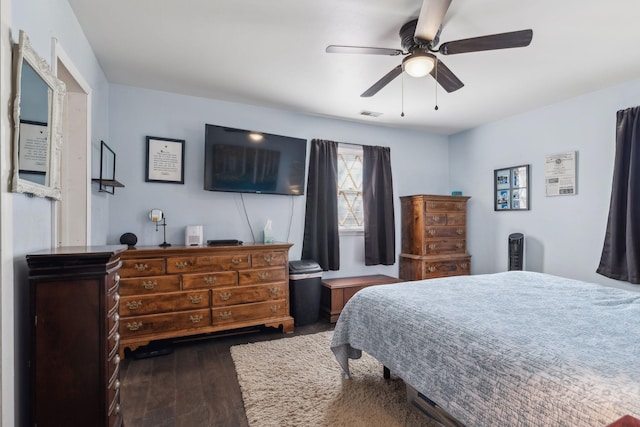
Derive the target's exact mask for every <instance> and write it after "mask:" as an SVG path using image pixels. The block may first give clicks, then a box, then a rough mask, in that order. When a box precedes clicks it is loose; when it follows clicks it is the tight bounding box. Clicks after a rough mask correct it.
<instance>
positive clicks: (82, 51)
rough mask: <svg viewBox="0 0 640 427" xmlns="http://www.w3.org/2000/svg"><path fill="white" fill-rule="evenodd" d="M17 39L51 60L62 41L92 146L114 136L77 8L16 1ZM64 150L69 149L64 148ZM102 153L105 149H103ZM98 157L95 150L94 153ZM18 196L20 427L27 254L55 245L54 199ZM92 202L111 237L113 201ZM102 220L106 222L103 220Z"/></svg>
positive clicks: (7, 341)
mask: <svg viewBox="0 0 640 427" xmlns="http://www.w3.org/2000/svg"><path fill="white" fill-rule="evenodd" d="M9 21H10V23H11V37H12V40H13V41H14V42H17V40H18V34H19V30H24V31H25V33H26V34H27V36H28V37H29V40H30V42H31V44H32V46H33V48H34V49H35V51H36V52H38V54H39V55H40V56H41V57H43V58H44V59H46V60H47V62H48V63H51V60H52V59H51V57H52V52H51V50H52V40H51V39H52V37H55V38H57V39H58V42H59V44H60V46H62V48H63V49H64V50H65V52H66V53H67V55H68V56H69V57H70V58H71V60H72V61H73V64H74V65H75V67H76V68H77V69H78V70H79V71H80V73H81V74H82V76H83V77H84V79H85V80H86V81H87V82H88V83H89V85H90V86H91V88H92V93H93V99H92V122H93V127H92V144H93V146H94V152H95V147H96V144H97V147H98V150H99V145H100V139H108V138H107V136H108V134H107V132H108V115H107V113H108V110H107V104H108V86H109V85H108V82H107V80H106V78H105V76H104V73H103V72H102V69H101V68H100V65H99V63H98V61H97V59H96V57H95V55H94V54H93V51H92V49H91V47H90V45H89V43H88V42H87V40H86V38H85V36H84V33H83V31H82V29H81V28H80V25H79V24H78V22H77V20H76V18H75V15H74V14H73V11H72V10H71V7H70V6H69V4H68V3H67V1H66V0H19V1H15V0H14V1H12V2H11V19H10V20H9ZM10 70H11V64H3V65H2V72H3V73H4V72H10ZM63 149H64V148H63ZM98 152H99V151H98ZM94 156H95V154H94ZM12 198H13V219H14V224H13V236H14V242H13V254H14V278H15V280H14V301H2V310H7V311H10V312H12V313H14V322H15V324H14V334H15V336H8V335H3V337H2V345H3V346H4V347H5V348H12V349H13V351H14V357H15V372H10V370H9V369H8V367H9V366H11V365H10V364H9V363H3V369H2V376H3V377H6V378H12V377H13V376H14V375H15V393H14V398H15V408H8V407H3V408H2V411H3V412H5V411H6V412H5V414H3V419H9V418H10V416H9V415H6V414H9V413H10V412H11V411H14V412H15V414H14V415H15V421H16V422H15V425H25V423H26V419H25V417H26V414H27V413H28V412H27V406H26V405H27V403H28V399H29V398H28V390H27V383H28V380H27V378H28V370H27V359H28V355H27V350H26V349H27V345H28V339H29V335H28V333H27V326H26V322H27V321H28V315H27V313H28V295H27V289H28V284H27V265H26V260H25V255H26V254H28V253H32V252H36V251H39V250H42V249H47V248H50V247H52V246H53V245H54V244H55V243H54V242H52V239H51V236H52V234H51V227H52V212H53V211H52V207H53V202H51V201H50V200H48V199H42V198H36V197H33V198H32V197H28V196H26V195H24V194H14V195H12ZM93 198H94V201H93V203H92V206H93V210H94V212H96V213H94V216H93V220H94V223H93V238H94V243H104V241H105V240H106V229H107V222H106V221H104V220H105V219H106V213H107V210H108V199H106V198H105V197H104V196H102V195H99V196H98V195H94V197H93ZM101 220H102V221H101Z"/></svg>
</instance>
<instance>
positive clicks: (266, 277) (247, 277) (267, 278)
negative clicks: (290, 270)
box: [239, 267, 287, 285]
mask: <svg viewBox="0 0 640 427" xmlns="http://www.w3.org/2000/svg"><path fill="white" fill-rule="evenodd" d="M286 278H287V271H286V270H285V269H284V268H283V267H271V268H256V269H253V270H242V271H239V279H240V281H239V283H240V285H252V284H254V283H269V282H281V281H284V280H286Z"/></svg>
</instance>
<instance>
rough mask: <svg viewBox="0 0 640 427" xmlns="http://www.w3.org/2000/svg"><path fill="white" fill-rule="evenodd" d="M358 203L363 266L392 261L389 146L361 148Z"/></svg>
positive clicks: (386, 263)
mask: <svg viewBox="0 0 640 427" xmlns="http://www.w3.org/2000/svg"><path fill="white" fill-rule="evenodd" d="M362 154H363V156H362V187H363V191H362V202H363V206H364V263H365V265H377V264H384V265H393V264H395V262H396V228H395V221H394V216H393V185H392V184H393V182H392V180H391V150H389V147H371V146H366V145H365V146H363V147H362Z"/></svg>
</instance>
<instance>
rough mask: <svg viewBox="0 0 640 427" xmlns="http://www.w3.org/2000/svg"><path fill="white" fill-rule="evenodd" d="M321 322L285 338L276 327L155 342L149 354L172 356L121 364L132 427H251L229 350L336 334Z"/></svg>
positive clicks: (125, 406) (129, 357)
mask: <svg viewBox="0 0 640 427" xmlns="http://www.w3.org/2000/svg"><path fill="white" fill-rule="evenodd" d="M333 326H334V325H333V324H330V323H328V322H324V321H319V322H318V323H314V324H311V325H306V326H299V327H296V328H295V332H294V333H293V334H283V333H282V332H279V331H277V330H275V329H272V328H263V329H261V330H256V329H254V330H247V331H244V333H242V334H233V335H227V336H223V335H218V336H209V337H205V338H201V339H184V340H176V341H174V342H166V343H157V344H154V343H152V345H151V346H149V348H148V349H147V350H152V351H153V350H155V351H158V350H162V349H166V348H168V349H170V350H171V352H170V353H169V354H165V355H160V356H155V357H148V358H136V357H135V356H136V355H138V356H139V355H140V353H141V352H140V351H138V352H137V353H136V354H131V353H127V354H126V357H125V359H124V360H123V361H122V365H121V375H120V380H121V382H122V388H121V393H122V395H121V406H122V411H123V415H124V421H125V426H126V427H164V426H176V427H177V426H180V427H208V426H216V427H217V426H233V427H243V426H247V425H248V424H247V417H246V415H245V411H244V405H243V403H242V395H241V393H240V386H239V385H238V380H237V378H236V370H235V367H234V364H233V360H232V359H231V353H230V351H229V348H230V347H231V346H233V345H237V344H244V343H249V342H256V341H265V340H273V339H279V338H283V337H285V336H293V335H303V334H311V333H315V332H321V331H326V330H330V329H333Z"/></svg>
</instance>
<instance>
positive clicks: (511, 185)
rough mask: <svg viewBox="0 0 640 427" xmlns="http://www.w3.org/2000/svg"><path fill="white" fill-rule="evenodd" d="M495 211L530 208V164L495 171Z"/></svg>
mask: <svg viewBox="0 0 640 427" xmlns="http://www.w3.org/2000/svg"><path fill="white" fill-rule="evenodd" d="M493 194H494V204H493V210H494V211H521V210H529V208H530V206H531V200H530V193H529V165H521V166H513V167H509V168H501V169H496V170H494V171H493Z"/></svg>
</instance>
